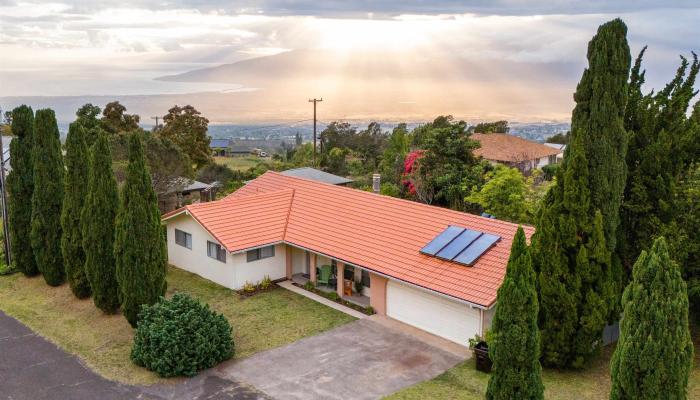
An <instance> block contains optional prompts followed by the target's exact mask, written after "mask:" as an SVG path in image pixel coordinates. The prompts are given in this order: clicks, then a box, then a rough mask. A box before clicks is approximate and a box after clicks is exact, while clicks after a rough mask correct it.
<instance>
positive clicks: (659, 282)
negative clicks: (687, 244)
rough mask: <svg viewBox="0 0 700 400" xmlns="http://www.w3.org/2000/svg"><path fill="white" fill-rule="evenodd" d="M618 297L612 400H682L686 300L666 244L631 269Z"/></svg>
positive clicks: (687, 346) (688, 347) (686, 368)
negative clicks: (620, 315)
mask: <svg viewBox="0 0 700 400" xmlns="http://www.w3.org/2000/svg"><path fill="white" fill-rule="evenodd" d="M632 276H633V277H632V282H630V284H629V285H628V286H627V288H626V289H625V293H624V295H623V297H622V302H623V306H624V318H623V320H622V325H621V329H620V340H619V342H618V344H617V348H616V349H615V354H613V358H612V361H611V374H612V389H611V392H610V399H611V400H627V399H629V400H653V399H668V400H683V399H685V398H686V397H687V392H686V388H687V386H688V375H689V373H690V370H691V369H692V367H693V342H692V340H691V337H690V331H689V329H688V294H687V292H686V285H685V282H684V281H683V278H682V277H681V273H680V269H679V268H678V265H676V264H675V263H674V262H672V261H671V259H670V257H669V254H668V249H667V247H666V240H665V239H664V238H663V237H660V238H658V239H656V241H654V245H653V247H652V248H651V251H649V252H648V253H647V252H646V251H642V254H641V255H640V256H639V258H638V259H637V262H636V263H635V264H634V269H633V272H632Z"/></svg>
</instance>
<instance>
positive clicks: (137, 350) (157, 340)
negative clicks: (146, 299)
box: [131, 293, 234, 377]
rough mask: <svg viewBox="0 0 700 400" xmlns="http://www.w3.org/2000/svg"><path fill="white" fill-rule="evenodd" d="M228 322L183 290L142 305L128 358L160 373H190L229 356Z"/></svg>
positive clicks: (229, 335) (230, 354) (164, 374)
mask: <svg viewBox="0 0 700 400" xmlns="http://www.w3.org/2000/svg"><path fill="white" fill-rule="evenodd" d="M233 351H234V345H233V339H232V337H231V325H229V323H228V321H227V320H226V318H224V316H223V315H221V314H217V313H215V312H213V311H212V310H210V309H209V306H208V305H206V304H202V303H200V302H199V301H197V300H195V299H193V298H192V297H190V296H188V295H186V294H181V293H178V294H175V295H174V296H173V297H172V298H171V299H169V300H167V299H165V298H163V297H161V298H160V300H159V301H158V302H157V303H156V304H154V305H152V306H144V307H143V308H142V310H141V313H140V315H139V322H138V325H137V326H136V334H135V335H134V346H133V347H132V349H131V360H132V361H133V362H134V363H135V364H136V365H139V366H142V367H145V368H147V369H149V370H151V371H153V372H155V373H157V374H158V375H160V376H161V377H171V376H194V375H196V374H197V372H199V371H201V370H203V369H206V368H211V367H213V366H214V365H216V364H218V363H220V362H221V361H223V360H226V359H228V358H230V357H231V356H233Z"/></svg>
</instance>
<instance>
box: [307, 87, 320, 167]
mask: <svg viewBox="0 0 700 400" xmlns="http://www.w3.org/2000/svg"><path fill="white" fill-rule="evenodd" d="M322 101H323V97H321V98H320V99H317V98H315V97H314V98H313V99H309V103H314V167H315V166H316V103H320V102H322ZM321 146H323V143H321Z"/></svg>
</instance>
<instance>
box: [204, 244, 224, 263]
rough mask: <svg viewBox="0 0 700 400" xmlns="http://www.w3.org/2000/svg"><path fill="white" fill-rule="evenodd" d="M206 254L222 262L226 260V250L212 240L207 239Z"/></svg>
mask: <svg viewBox="0 0 700 400" xmlns="http://www.w3.org/2000/svg"><path fill="white" fill-rule="evenodd" d="M207 255H208V256H209V257H211V258H213V259H215V260H219V261H221V262H222V263H225V262H226V250H224V249H223V248H222V247H221V246H220V245H218V244H216V243H214V242H210V241H207Z"/></svg>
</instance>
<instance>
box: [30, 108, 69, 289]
mask: <svg viewBox="0 0 700 400" xmlns="http://www.w3.org/2000/svg"><path fill="white" fill-rule="evenodd" d="M32 161H33V165H34V189H33V192H32V231H31V233H30V238H31V242H32V249H33V250H34V257H35V258H36V264H37V266H38V267H39V271H41V274H42V275H43V276H44V280H46V283H48V284H49V285H51V286H58V285H60V284H62V283H63V281H64V280H65V271H64V268H63V255H62V254H61V232H62V230H61V208H62V207H63V173H64V169H63V154H62V153H61V141H60V139H59V133H58V125H57V123H56V114H54V112H53V110H51V109H45V110H38V111H37V112H36V118H35V120H34V147H33V150H32Z"/></svg>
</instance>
